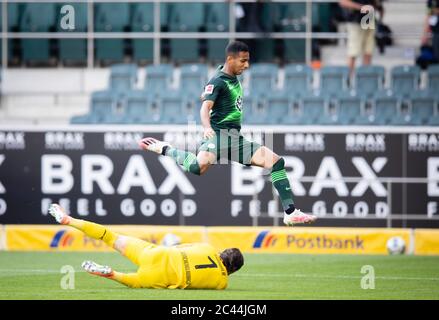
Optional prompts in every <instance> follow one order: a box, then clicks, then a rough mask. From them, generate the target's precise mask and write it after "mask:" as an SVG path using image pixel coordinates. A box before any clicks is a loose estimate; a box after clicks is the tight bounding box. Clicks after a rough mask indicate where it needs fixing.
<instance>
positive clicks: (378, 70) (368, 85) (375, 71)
mask: <svg viewBox="0 0 439 320" xmlns="http://www.w3.org/2000/svg"><path fill="white" fill-rule="evenodd" d="M384 77H385V69H384V67H383V66H371V65H369V66H368V65H364V66H360V67H358V68H357V69H356V72H355V90H356V91H357V92H358V93H359V94H361V95H370V94H374V93H375V92H377V91H379V90H382V89H383V87H384Z"/></svg>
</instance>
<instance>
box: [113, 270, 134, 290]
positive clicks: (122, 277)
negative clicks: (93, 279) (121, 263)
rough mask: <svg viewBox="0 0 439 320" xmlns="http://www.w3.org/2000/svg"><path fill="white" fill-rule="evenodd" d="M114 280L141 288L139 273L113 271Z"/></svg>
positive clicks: (131, 286)
mask: <svg viewBox="0 0 439 320" xmlns="http://www.w3.org/2000/svg"><path fill="white" fill-rule="evenodd" d="M110 279H112V280H114V281H117V282H119V283H122V284H124V285H126V286H128V287H130V288H140V287H141V285H140V277H139V275H138V274H137V273H122V272H117V271H113V274H112V276H111V278H110Z"/></svg>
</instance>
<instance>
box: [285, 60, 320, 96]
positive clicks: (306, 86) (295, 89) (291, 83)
mask: <svg viewBox="0 0 439 320" xmlns="http://www.w3.org/2000/svg"><path fill="white" fill-rule="evenodd" d="M312 82H313V71H312V69H311V67H310V66H307V65H306V64H288V65H286V66H285V80H284V86H283V91H285V92H287V93H290V94H294V95H300V94H305V93H307V92H310V91H311V90H312Z"/></svg>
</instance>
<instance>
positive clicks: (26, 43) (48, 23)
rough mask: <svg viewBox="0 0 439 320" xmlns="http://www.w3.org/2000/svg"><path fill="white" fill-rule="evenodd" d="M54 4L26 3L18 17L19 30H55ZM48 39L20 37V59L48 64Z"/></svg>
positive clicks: (49, 46) (49, 51) (49, 47)
mask: <svg viewBox="0 0 439 320" xmlns="http://www.w3.org/2000/svg"><path fill="white" fill-rule="evenodd" d="M56 16H57V13H56V5H55V4H53V3H41V4H39V3H27V4H25V6H24V10H23V13H22V16H21V19H20V21H21V22H20V31H23V32H49V31H54V30H55V23H56ZM52 42H53V40H50V39H22V41H21V46H22V50H21V53H22V61H24V62H25V63H30V64H35V63H37V64H41V63H43V64H48V63H49V59H50V57H51V56H52V54H51V43H52Z"/></svg>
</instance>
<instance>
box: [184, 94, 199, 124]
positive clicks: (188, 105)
mask: <svg viewBox="0 0 439 320" xmlns="http://www.w3.org/2000/svg"><path fill="white" fill-rule="evenodd" d="M181 107H182V110H181V112H180V114H181V115H182V116H183V123H184V124H194V123H195V124H197V125H201V118H200V107H201V103H200V99H199V97H198V98H197V97H194V96H192V97H191V96H184V99H183V102H182V105H181Z"/></svg>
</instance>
